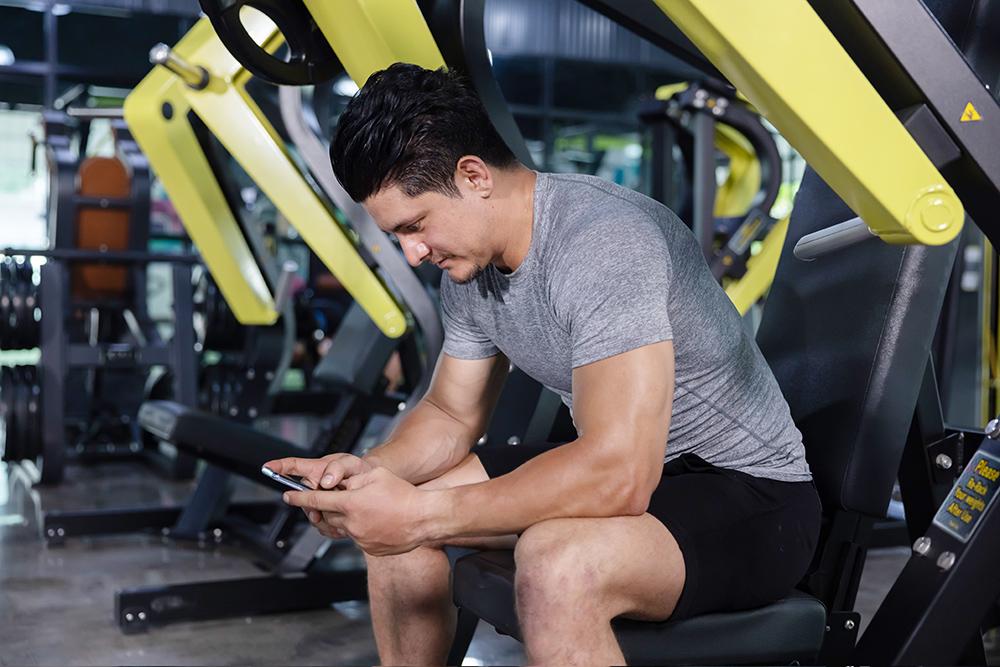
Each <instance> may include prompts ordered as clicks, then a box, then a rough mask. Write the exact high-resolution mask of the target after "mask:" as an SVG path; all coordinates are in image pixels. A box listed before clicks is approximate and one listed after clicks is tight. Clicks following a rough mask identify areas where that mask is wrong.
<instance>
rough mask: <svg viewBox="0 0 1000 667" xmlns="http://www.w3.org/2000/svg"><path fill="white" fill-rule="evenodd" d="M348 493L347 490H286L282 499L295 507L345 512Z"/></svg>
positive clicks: (338, 512)
mask: <svg viewBox="0 0 1000 667" xmlns="http://www.w3.org/2000/svg"><path fill="white" fill-rule="evenodd" d="M346 494H347V492H346V491H286V492H285V495H284V496H282V499H283V500H284V501H285V502H286V503H287V504H289V505H294V506H295V507H302V508H306V509H311V510H319V511H321V512H335V513H337V514H343V513H344V508H345V505H346V500H347V498H345V497H344V496H345V495H346Z"/></svg>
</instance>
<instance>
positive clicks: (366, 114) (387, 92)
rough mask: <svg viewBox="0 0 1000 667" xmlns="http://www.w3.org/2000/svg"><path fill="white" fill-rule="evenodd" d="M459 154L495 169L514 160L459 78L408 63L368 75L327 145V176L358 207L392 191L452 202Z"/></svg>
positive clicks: (475, 99) (456, 190)
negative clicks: (442, 196)
mask: <svg viewBox="0 0 1000 667" xmlns="http://www.w3.org/2000/svg"><path fill="white" fill-rule="evenodd" d="M463 155H475V156H478V157H479V158H481V159H482V160H483V162H486V163H487V164H489V165H491V166H494V167H499V168H504V167H508V166H510V165H511V164H512V163H513V162H514V161H515V158H514V154H513V153H512V152H511V150H510V148H508V147H507V144H505V143H504V141H503V139H501V138H500V135H499V134H498V133H497V131H496V129H495V128H494V127H493V123H492V122H490V119H489V116H488V115H487V113H486V109H485V107H483V103H482V102H481V101H480V100H479V97H478V96H477V95H476V93H475V91H474V90H473V89H472V86H471V85H470V84H469V82H468V81H467V80H466V79H465V78H464V77H462V76H460V75H459V74H457V73H455V72H453V71H449V70H446V69H444V68H441V69H437V70H427V69H424V68H422V67H418V66H416V65H410V64H406V63H396V64H394V65H391V66H390V67H388V68H387V69H384V70H381V71H379V72H375V73H374V74H372V75H371V77H370V78H369V79H368V81H367V83H365V85H364V87H363V88H362V89H361V91H360V92H359V93H358V94H357V95H355V96H354V99H352V100H351V101H350V103H349V104H348V105H347V108H346V109H345V110H344V113H343V114H342V115H341V116H340V120H339V121H338V123H337V131H336V133H335V134H334V137H333V142H332V143H331V144H330V161H331V162H332V163H333V171H334V173H335V174H336V175H337V179H338V180H339V181H340V183H341V185H343V186H344V189H345V190H347V193H348V194H349V195H351V198H352V199H354V201H358V202H360V201H364V200H365V199H367V198H368V197H370V196H371V195H373V194H375V193H377V192H378V191H379V190H381V189H382V188H384V187H388V186H390V185H398V186H399V187H400V189H402V191H403V192H405V193H406V194H407V195H408V196H410V197H415V196H417V195H419V194H423V193H424V192H431V191H434V192H441V193H443V194H447V195H449V196H454V197H458V196H460V193H459V191H458V188H457V187H456V186H455V181H454V178H455V166H456V164H457V163H458V160H459V158H461V157H462V156H463Z"/></svg>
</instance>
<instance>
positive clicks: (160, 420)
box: [139, 401, 306, 482]
mask: <svg viewBox="0 0 1000 667" xmlns="http://www.w3.org/2000/svg"><path fill="white" fill-rule="evenodd" d="M139 424H140V426H142V428H144V429H146V430H147V431H149V432H150V433H152V434H153V435H155V436H156V437H158V438H160V439H161V440H165V441H167V442H169V443H171V444H173V445H174V446H176V447H177V448H178V449H180V450H182V451H185V452H189V453H191V454H194V455H195V456H197V457H199V458H202V459H205V460H206V461H208V462H209V463H214V464H216V465H218V466H220V467H222V468H225V469H226V470H230V471H232V472H235V473H237V474H240V475H243V476H244V477H247V478H249V479H252V480H255V481H261V482H263V481H264V477H263V476H262V475H261V474H260V467H261V466H262V465H263V464H264V463H266V462H267V461H270V460H272V459H280V458H284V457H286V456H303V455H304V454H306V452H305V450H303V449H302V448H301V447H297V446H295V445H294V444H292V443H290V442H289V441H287V440H284V439H282V438H277V437H275V436H273V435H268V434H267V433H263V432H261V431H258V430H256V429H254V428H251V427H250V426H247V425H245V424H240V423H237V422H234V421H232V420H231V419H224V418H222V417H218V416H216V415H213V414H209V413H207V412H202V411H201V410H196V409H195V408H192V407H189V406H186V405H182V404H180V403H175V402H173V401H146V402H145V403H143V404H142V407H141V408H139Z"/></svg>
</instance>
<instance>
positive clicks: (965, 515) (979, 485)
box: [934, 451, 1000, 542]
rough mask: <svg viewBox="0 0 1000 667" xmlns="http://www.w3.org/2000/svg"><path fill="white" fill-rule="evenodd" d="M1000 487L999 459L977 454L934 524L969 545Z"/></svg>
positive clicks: (964, 471)
mask: <svg viewBox="0 0 1000 667" xmlns="http://www.w3.org/2000/svg"><path fill="white" fill-rule="evenodd" d="M998 486H1000V458H997V457H996V456H993V455H992V454H987V453H986V452H982V451H979V452H976V455H975V456H973V457H972V460H971V461H970V462H969V465H967V466H965V470H963V471H962V476H961V477H959V478H958V482H956V484H955V486H954V487H952V489H951V494H950V495H949V496H948V499H947V500H945V501H944V503H943V504H942V505H941V508H940V509H938V512H937V515H936V516H935V517H934V524H935V525H937V527H938V528H941V529H942V530H944V531H946V532H948V533H951V534H952V535H954V536H955V537H957V538H958V539H960V540H962V541H963V542H968V541H969V537H971V536H972V532H973V531H974V530H975V529H976V525H977V524H978V523H979V520H980V519H981V518H982V516H983V514H984V513H985V512H986V508H987V507H989V506H990V503H992V502H993V501H994V500H995V499H996V497H997V487H998Z"/></svg>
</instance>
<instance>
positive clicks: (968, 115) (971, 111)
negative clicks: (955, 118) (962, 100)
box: [961, 102, 983, 123]
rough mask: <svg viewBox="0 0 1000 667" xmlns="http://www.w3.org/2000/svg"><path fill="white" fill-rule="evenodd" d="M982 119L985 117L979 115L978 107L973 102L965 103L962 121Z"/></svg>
mask: <svg viewBox="0 0 1000 667" xmlns="http://www.w3.org/2000/svg"><path fill="white" fill-rule="evenodd" d="M982 119H983V117H982V116H980V115H979V112H978V111H976V107H974V106H972V102H969V103H968V104H966V105H965V111H963V112H962V118H961V122H963V123H973V122H975V121H977V120H982Z"/></svg>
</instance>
